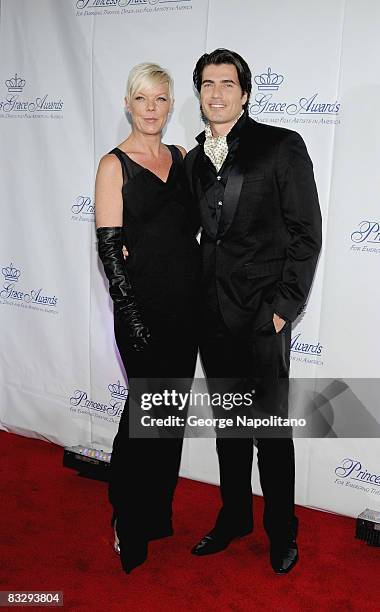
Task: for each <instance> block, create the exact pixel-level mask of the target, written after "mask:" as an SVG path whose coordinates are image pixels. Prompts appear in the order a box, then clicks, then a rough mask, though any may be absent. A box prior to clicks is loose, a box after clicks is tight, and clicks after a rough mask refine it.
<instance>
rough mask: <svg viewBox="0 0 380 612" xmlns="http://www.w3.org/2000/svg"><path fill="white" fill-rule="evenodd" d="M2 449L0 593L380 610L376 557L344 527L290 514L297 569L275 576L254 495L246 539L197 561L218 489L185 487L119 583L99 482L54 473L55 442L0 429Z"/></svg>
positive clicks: (127, 603)
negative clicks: (168, 533)
mask: <svg viewBox="0 0 380 612" xmlns="http://www.w3.org/2000/svg"><path fill="white" fill-rule="evenodd" d="M0 445H1V463H0V472H1V484H0V489H1V499H2V510H1V533H0V537H1V559H2V570H1V577H0V590H10V589H13V590H39V591H41V590H49V591H52V590H59V591H63V595H64V609H65V610H76V611H89V610H95V611H97V610H99V611H100V610H102V611H103V610H105V611H108V610H120V611H121V610H123V611H125V610H126V611H132V612H135V611H136V612H137V611H141V612H143V611H144V612H151V611H153V612H155V611H161V610H162V611H163V610H167V609H172V610H173V612H177V611H179V610H183V609H186V610H190V611H195V610H197V611H203V610H205V611H206V610H207V611H208V610H219V611H224V610H228V611H233V612H239V611H248V610H253V609H256V608H258V609H262V610H265V611H272V610H273V611H274V610H276V611H284V612H288V611H299V612H301V611H302V612H304V611H308V610H318V611H325V610H326V611H327V610H328V611H329V612H335V611H338V610H339V611H340V610H342V611H345V612H348V611H351V610H352V611H355V612H356V611H359V610H371V611H374V610H380V572H379V570H380V550H379V549H378V548H370V547H368V546H367V545H366V544H365V543H363V542H361V541H358V540H355V539H354V520H352V519H349V518H344V517H338V516H334V515H329V514H325V513H321V512H317V511H313V510H307V509H305V508H301V507H300V508H298V510H297V514H298V516H299V518H300V523H301V529H300V535H299V544H300V557H301V560H300V562H299V564H298V565H297V566H296V568H295V569H294V570H293V572H292V573H291V574H289V575H285V576H276V575H275V574H274V573H273V572H272V569H271V568H270V566H269V563H268V548H267V541H266V537H265V534H264V531H263V528H262V525H261V514H262V500H261V498H255V508H256V514H255V516H256V525H255V531H254V534H253V535H251V536H248V537H247V538H244V539H243V540H239V541H237V542H234V543H233V544H232V545H231V546H230V548H229V549H228V550H227V551H225V552H223V553H221V554H218V555H214V556H211V557H206V558H203V559H200V558H197V557H194V556H192V555H190V554H189V549H190V548H191V546H192V545H193V544H194V543H195V542H196V541H197V538H198V537H199V536H201V535H202V534H203V533H204V532H205V531H206V530H207V529H209V528H210V527H211V526H212V523H213V519H214V517H215V514H216V511H217V508H218V505H219V498H218V489H217V487H214V486H211V485H206V484H201V483H197V482H194V481H191V480H185V479H182V480H181V482H180V484H179V486H178V490H177V495H176V504H175V530H176V534H175V536H174V537H172V538H168V539H166V540H161V541H157V542H153V543H151V544H150V549H149V550H150V554H149V560H148V562H147V563H145V565H143V566H141V567H140V568H138V569H136V570H135V571H134V572H133V573H132V574H130V575H128V576H127V575H126V574H124V573H123V572H122V571H121V569H120V567H119V559H118V558H117V557H116V555H115V554H114V553H113V550H112V548H111V546H110V541H111V533H110V528H109V518H110V508H109V506H108V502H107V491H106V484H105V483H101V482H97V481H94V480H88V479H85V478H80V477H78V476H77V475H76V473H75V471H73V470H69V469H67V468H62V467H61V464H62V448H60V447H58V446H55V445H53V444H48V443H46V442H42V441H40V440H32V439H29V438H24V437H21V436H16V435H13V434H9V433H5V432H0ZM61 609H62V608H61Z"/></svg>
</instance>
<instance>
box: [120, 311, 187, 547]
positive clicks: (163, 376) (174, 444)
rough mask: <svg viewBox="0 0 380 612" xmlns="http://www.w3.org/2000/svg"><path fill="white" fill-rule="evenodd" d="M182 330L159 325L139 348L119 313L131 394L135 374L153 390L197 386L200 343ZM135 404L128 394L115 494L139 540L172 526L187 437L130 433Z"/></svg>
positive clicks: (125, 526)
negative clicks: (194, 380)
mask: <svg viewBox="0 0 380 612" xmlns="http://www.w3.org/2000/svg"><path fill="white" fill-rule="evenodd" d="M180 332H181V330H180V329H176V330H172V331H171V330H170V329H168V328H167V327H166V329H165V335H164V334H163V333H162V330H159V329H153V330H152V338H151V341H150V343H149V345H148V346H147V347H146V348H145V349H144V350H143V351H141V352H136V351H135V350H134V349H133V348H132V347H131V346H130V345H129V343H128V340H127V338H126V335H125V332H124V329H123V325H122V322H121V321H118V320H117V319H115V337H116V342H117V345H118V349H119V352H120V356H121V358H122V361H123V364H124V367H125V370H126V373H127V376H128V380H129V381H130V383H131V384H132V388H131V386H130V389H129V393H130V396H133V379H139V381H141V380H142V379H144V381H146V387H147V388H149V389H150V391H152V389H156V390H157V385H158V386H159V387H160V390H162V389H163V388H164V387H165V386H169V387H170V386H171V387H177V386H178V385H180V386H181V387H182V388H183V385H185V386H186V387H187V386H190V387H191V382H192V378H193V376H194V371H195V365H196V357H197V350H198V346H197V342H196V339H195V334H194V333H190V332H187V333H186V332H184V333H182V334H181V333H180ZM182 382H183V384H182ZM144 384H145V382H144ZM129 404H130V403H129V400H127V402H126V405H125V408H124V411H123V414H122V416H121V419H120V424H119V429H118V432H117V434H116V436H115V439H114V442H113V449H112V457H111V466H110V483H109V499H110V502H111V504H112V506H113V509H114V514H115V515H116V517H117V519H118V522H119V526H120V525H121V524H122V530H120V531H122V532H123V533H124V535H125V538H126V540H127V541H133V542H138V541H147V540H150V539H154V538H155V537H159V535H160V533H162V532H165V531H170V529H171V519H172V501H173V495H174V491H175V487H176V484H177V480H178V472H179V467H180V461H181V453H182V442H183V440H182V438H178V437H177V438H173V437H168V438H157V437H156V438H136V437H130V424H129ZM131 405H132V401H131Z"/></svg>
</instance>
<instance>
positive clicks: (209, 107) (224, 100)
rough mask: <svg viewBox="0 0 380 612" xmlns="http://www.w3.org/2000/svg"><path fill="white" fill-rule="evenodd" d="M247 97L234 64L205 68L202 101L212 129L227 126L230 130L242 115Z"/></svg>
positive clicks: (212, 65)
mask: <svg viewBox="0 0 380 612" xmlns="http://www.w3.org/2000/svg"><path fill="white" fill-rule="evenodd" d="M247 97H248V96H247V94H246V93H243V92H242V90H241V87H240V83H239V78H238V73H237V70H236V67H235V66H234V65H233V64H209V65H208V66H206V67H205V68H204V70H203V74H202V85H201V91H200V100H201V106H202V111H203V114H204V115H205V117H206V118H207V119H208V120H209V122H210V125H211V127H213V125H215V127H217V126H220V127H222V126H223V125H225V127H226V129H228V128H229V126H230V125H231V124H233V123H234V121H235V120H236V118H237V117H238V116H239V115H240V113H241V110H242V107H243V105H244V104H245V103H246V101H247Z"/></svg>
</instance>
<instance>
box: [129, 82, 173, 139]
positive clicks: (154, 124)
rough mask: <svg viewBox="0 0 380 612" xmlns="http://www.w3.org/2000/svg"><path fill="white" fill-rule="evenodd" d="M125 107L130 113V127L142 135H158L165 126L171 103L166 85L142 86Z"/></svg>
mask: <svg viewBox="0 0 380 612" xmlns="http://www.w3.org/2000/svg"><path fill="white" fill-rule="evenodd" d="M126 106H127V109H128V111H129V112H130V115H131V119H132V126H133V128H134V129H135V130H137V131H138V132H141V133H143V134H149V135H155V134H160V133H161V132H162V130H163V128H164V126H165V123H166V121H167V118H168V114H169V112H170V110H171V107H172V103H171V100H170V96H169V86H168V84H167V83H158V84H155V85H151V86H150V85H142V86H141V87H140V88H139V89H137V90H136V91H135V92H134V94H133V96H132V97H131V99H130V100H129V102H127V101H126Z"/></svg>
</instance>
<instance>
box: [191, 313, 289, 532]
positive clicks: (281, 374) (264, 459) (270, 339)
mask: <svg viewBox="0 0 380 612" xmlns="http://www.w3.org/2000/svg"><path fill="white" fill-rule="evenodd" d="M204 321H205V324H204V331H203V334H202V339H201V344H200V352H201V359H202V365H203V368H204V371H205V374H206V377H207V380H208V385H209V391H210V393H214V392H223V391H225V390H226V389H229V390H231V389H234V390H235V391H236V390H239V389H241V390H244V389H247V388H251V387H254V388H255V389H256V396H257V398H258V403H259V412H260V414H261V415H267V416H268V417H269V416H270V415H271V414H272V415H274V416H282V417H284V418H286V417H287V410H288V384H289V364H290V333H291V329H290V324H288V323H287V324H286V326H285V327H284V329H283V330H282V332H280V333H279V334H276V331H275V328H274V326H273V323H272V322H271V321H270V322H268V324H266V325H265V326H264V327H262V328H261V329H260V330H258V331H257V332H255V333H253V332H252V333H244V334H241V335H236V334H233V333H231V332H230V330H229V329H228V328H227V327H226V325H225V323H224V321H223V318H222V315H221V314H220V312H210V311H208V312H207V313H205V316H204ZM224 416H230V415H228V414H227V415H224ZM284 433H285V432H282V434H281V435H282V436H283V435H284ZM267 435H268V434H267ZM269 435H271V434H269ZM255 439H256V441H257V448H258V467H259V475H260V483H261V487H262V491H263V495H264V501H265V510H264V526H265V529H266V532H267V534H268V536H269V539H270V540H271V542H272V543H276V544H277V543H280V542H281V541H283V540H286V539H287V538H288V537H289V533H290V530H291V527H292V524H293V522H294V476H295V465H294V445H293V440H292V438H291V435H290V434H289V432H287V437H267V436H265V435H264V434H263V435H260V431H259V432H258V433H257V434H255ZM216 447H217V453H218V459H219V469H220V491H221V498H222V508H221V510H220V512H219V515H218V518H217V521H216V525H215V529H216V530H217V531H218V532H220V533H221V534H226V535H228V534H231V535H233V534H235V535H236V534H239V533H244V532H246V531H249V530H250V529H252V527H253V516H252V487H251V472H252V461H253V439H252V438H250V437H234V438H229V437H222V436H220V435H218V434H217V440H216Z"/></svg>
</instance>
